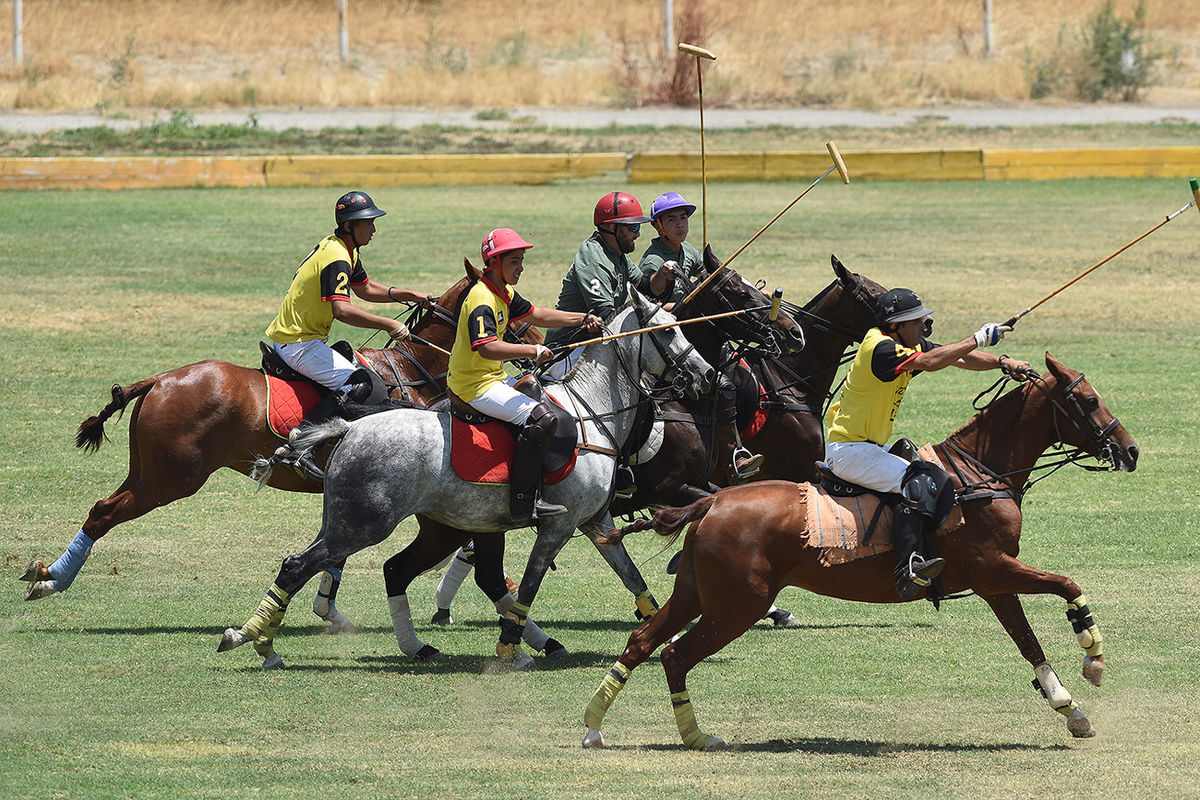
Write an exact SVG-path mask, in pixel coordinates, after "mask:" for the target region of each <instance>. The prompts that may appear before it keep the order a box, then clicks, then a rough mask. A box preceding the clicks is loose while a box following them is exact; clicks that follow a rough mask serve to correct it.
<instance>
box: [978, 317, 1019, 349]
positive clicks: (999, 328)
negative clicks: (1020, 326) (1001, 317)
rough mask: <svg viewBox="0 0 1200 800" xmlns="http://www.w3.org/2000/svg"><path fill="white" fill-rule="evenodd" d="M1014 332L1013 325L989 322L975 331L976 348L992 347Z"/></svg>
mask: <svg viewBox="0 0 1200 800" xmlns="http://www.w3.org/2000/svg"><path fill="white" fill-rule="evenodd" d="M1011 330H1012V326H1011V325H997V324H996V323H994V322H989V323H987V324H986V325H983V326H982V327H980V329H979V330H977V331H975V346H976V347H991V346H992V345H994V344H996V343H997V342H999V341H1000V340H1001V339H1003V338H1004V334H1006V333H1008V332H1009V331H1011Z"/></svg>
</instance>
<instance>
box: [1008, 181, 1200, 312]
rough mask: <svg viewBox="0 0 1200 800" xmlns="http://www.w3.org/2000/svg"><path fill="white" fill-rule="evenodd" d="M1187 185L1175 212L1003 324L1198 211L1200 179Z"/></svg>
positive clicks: (1199, 204)
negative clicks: (1190, 211)
mask: <svg viewBox="0 0 1200 800" xmlns="http://www.w3.org/2000/svg"><path fill="white" fill-rule="evenodd" d="M1188 185H1189V186H1190V187H1191V189H1192V198H1193V199H1191V200H1189V201H1187V203H1186V204H1184V205H1183V206H1181V207H1180V208H1179V209H1178V210H1177V211H1175V212H1173V213H1171V214H1168V215H1167V217H1166V219H1164V220H1163V221H1162V222H1160V223H1158V224H1157V225H1155V226H1154V227H1153V228H1151V229H1150V230H1148V231H1146V232H1145V233H1143V234H1142V235H1141V236H1139V237H1137V238H1136V239H1133V240H1132V241H1129V242H1127V243H1125V244H1124V245H1122V246H1121V247H1120V248H1119V249H1118V250H1116V251H1115V252H1113V253H1112V254H1111V255H1109V256H1107V257H1105V258H1102V259H1101V260H1099V261H1097V262H1096V263H1095V264H1093V265H1092V266H1090V267H1088V268H1087V269H1085V270H1084V271H1083V272H1081V273H1079V274H1078V275H1076V276H1075V277H1074V278H1072V279H1071V280H1069V281H1067V282H1066V283H1064V284H1063V285H1062V286H1060V287H1058V288H1057V289H1055V290H1054V291H1053V292H1051V293H1050V294H1048V295H1046V296H1045V297H1043V298H1042V299H1041V300H1038V301H1037V302H1036V303H1034V304H1033V305H1031V306H1030V307H1029V308H1027V309H1025V310H1024V311H1022V312H1021V313H1019V314H1016V315H1015V316H1012V317H1009V318H1008V319H1007V320H1006V321H1005V323H1004V324H1005V325H1007V326H1008V327H1010V328H1011V327H1012V326H1013V325H1016V324H1017V320H1019V319H1021V317H1023V316H1025V315H1026V314H1028V313H1029V312H1030V311H1033V310H1034V309H1035V308H1037V307H1038V306H1040V305H1041V304H1042V303H1044V302H1046V301H1047V300H1049V299H1050V298H1051V297H1054V295H1056V294H1058V293H1059V292H1061V291H1062V290H1063V289H1066V288H1067V287H1068V286H1070V285H1071V284H1073V283H1076V282H1077V281H1079V280H1081V279H1082V278H1084V277H1086V276H1087V275H1088V274H1089V273H1091V272H1093V271H1094V270H1096V269H1099V268H1100V267H1102V266H1104V265H1105V264H1107V263H1108V262H1109V261H1112V260H1113V259H1114V258H1116V257H1117V256H1119V255H1121V253H1124V252H1125V251H1126V250H1128V249H1129V248H1131V247H1133V246H1134V245H1135V244H1137V243H1138V242H1140V241H1141V240H1142V239H1145V238H1146V237H1147V236H1149V235H1150V234H1152V233H1154V232H1155V231H1156V230H1158V229H1159V228H1161V227H1162V226H1163V225H1166V224H1167V223H1168V222H1170V221H1171V220H1173V219H1175V218H1176V217H1178V216H1179V215H1180V214H1182V213H1183V212H1185V211H1187V210H1188V209H1189V208H1191V207H1192V206H1195V207H1196V210H1197V211H1200V180H1197V179H1196V178H1192V179H1191V180H1189V181H1188Z"/></svg>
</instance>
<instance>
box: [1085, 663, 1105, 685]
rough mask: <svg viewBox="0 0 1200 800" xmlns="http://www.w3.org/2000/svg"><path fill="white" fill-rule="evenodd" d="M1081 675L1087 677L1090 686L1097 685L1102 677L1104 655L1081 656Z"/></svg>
mask: <svg viewBox="0 0 1200 800" xmlns="http://www.w3.org/2000/svg"><path fill="white" fill-rule="evenodd" d="M1083 677H1085V678H1087V679H1088V683H1090V684H1092V686H1099V685H1100V681H1101V680H1103V679H1104V656H1096V657H1095V658H1092V657H1091V656H1084V657H1083Z"/></svg>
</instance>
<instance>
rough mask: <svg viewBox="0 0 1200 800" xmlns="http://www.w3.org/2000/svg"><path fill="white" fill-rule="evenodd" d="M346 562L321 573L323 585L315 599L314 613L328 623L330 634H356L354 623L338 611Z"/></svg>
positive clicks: (318, 588)
mask: <svg viewBox="0 0 1200 800" xmlns="http://www.w3.org/2000/svg"><path fill="white" fill-rule="evenodd" d="M345 567H346V562H345V561H344V560H343V561H342V562H341V563H339V564H337V565H336V566H333V567H330V568H329V569H327V570H325V571H324V572H322V573H321V583H320V585H319V586H318V587H317V594H316V596H315V597H313V613H314V614H316V615H317V616H318V617H320V618H321V619H323V620H325V621H326V622H329V623H331V624H330V626H329V632H330V633H354V631H355V627H354V622H353V620H351V619H350V618H349V617H347V616H346V615H345V614H343V613H342V612H340V611H338V609H337V605H336V603H337V593H338V589H339V588H341V585H342V570H343V569H345Z"/></svg>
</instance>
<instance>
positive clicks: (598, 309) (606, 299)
mask: <svg viewBox="0 0 1200 800" xmlns="http://www.w3.org/2000/svg"><path fill="white" fill-rule="evenodd" d="M632 273H633V262H632V261H630V260H629V256H627V255H625V254H624V253H620V252H617V251H616V250H610V249H609V248H608V246H607V245H605V243H604V240H603V238H601V236H600V232H599V231H596V232H595V233H593V234H592V235H591V236H590V237H588V238H587V239H586V240H584V242H583V244H582V245H580V246H579V252H578V253H576V254H575V261H574V262H572V264H571V267H570V269H568V270H567V274H566V276H564V277H563V282H562V291H560V292H559V293H558V303H556V304H555V308H557V309H558V310H559V311H579V312H584V313H588V314H595V315H596V316H598V317H604V318H605V319H607V318H608V317H609V316H610V315H611V314H612V312H613V311H614V310H615V309H617V308H620V307H621V306H623V305H624V304H625V301H626V300H628V299H629V278H630V275H631V274H632ZM586 336H587V331H586V330H585V329H583V328H551V329H550V330H549V331H548V332H547V334H546V344H548V345H550V344H564V343H566V342H570V341H571V340H572V338H576V339H582V338H585V337H586Z"/></svg>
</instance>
